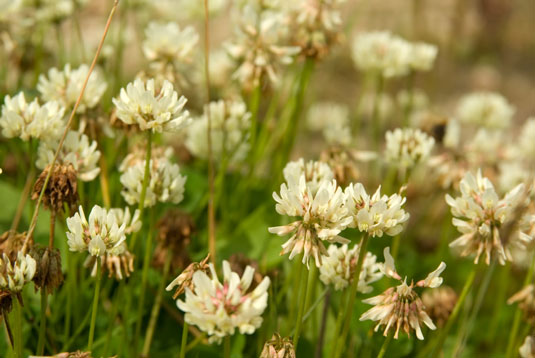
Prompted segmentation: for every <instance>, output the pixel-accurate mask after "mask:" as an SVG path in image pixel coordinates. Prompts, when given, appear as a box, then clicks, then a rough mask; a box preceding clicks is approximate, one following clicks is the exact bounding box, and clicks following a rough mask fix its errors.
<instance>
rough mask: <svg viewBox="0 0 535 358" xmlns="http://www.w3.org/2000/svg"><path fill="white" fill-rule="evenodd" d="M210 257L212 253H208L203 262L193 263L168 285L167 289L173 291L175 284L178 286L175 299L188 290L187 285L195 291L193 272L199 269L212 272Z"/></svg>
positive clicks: (174, 295)
mask: <svg viewBox="0 0 535 358" xmlns="http://www.w3.org/2000/svg"><path fill="white" fill-rule="evenodd" d="M209 259H210V254H208V256H206V257H205V258H204V260H202V261H201V262H193V263H191V264H190V265H189V266H188V267H186V269H185V270H184V271H183V272H182V273H181V274H180V275H178V277H177V278H175V279H174V280H173V281H172V282H171V283H170V284H169V285H168V286H167V287H166V289H165V290H166V291H171V290H172V289H173V288H174V287H175V286H178V288H177V289H176V290H175V293H174V294H173V299H176V298H177V297H178V296H180V295H181V294H182V293H183V292H184V291H185V290H186V287H189V288H190V289H191V290H192V291H195V287H194V286H193V282H192V279H193V274H194V273H195V272H197V271H203V272H204V273H206V274H208V273H209V272H210V266H209V265H208V260H209Z"/></svg>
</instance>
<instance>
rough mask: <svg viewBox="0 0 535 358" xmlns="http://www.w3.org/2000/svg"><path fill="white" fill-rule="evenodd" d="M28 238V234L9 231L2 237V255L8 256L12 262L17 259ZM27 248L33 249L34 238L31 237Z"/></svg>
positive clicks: (0, 242) (0, 243)
mask: <svg viewBox="0 0 535 358" xmlns="http://www.w3.org/2000/svg"><path fill="white" fill-rule="evenodd" d="M25 238H26V232H22V233H19V232H16V231H14V230H9V231H6V232H4V233H3V234H2V235H0V255H1V254H6V255H7V256H8V257H9V259H10V260H11V261H15V260H16V259H17V254H18V252H19V251H21V250H22V247H23V246H24V240H25ZM27 247H28V248H29V249H31V248H32V247H33V237H30V240H29V241H28V245H27Z"/></svg>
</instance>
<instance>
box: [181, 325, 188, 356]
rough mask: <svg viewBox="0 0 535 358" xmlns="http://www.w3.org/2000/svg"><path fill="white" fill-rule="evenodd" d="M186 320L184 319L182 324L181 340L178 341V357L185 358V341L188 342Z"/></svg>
mask: <svg viewBox="0 0 535 358" xmlns="http://www.w3.org/2000/svg"><path fill="white" fill-rule="evenodd" d="M188 329H189V327H188V322H186V321H185V320H184V325H183V326H182V341H181V343H180V358H186V351H187V347H186V346H187V343H188Z"/></svg>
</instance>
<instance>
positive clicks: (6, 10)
mask: <svg viewBox="0 0 535 358" xmlns="http://www.w3.org/2000/svg"><path fill="white" fill-rule="evenodd" d="M21 7H22V0H0V21H9V20H10V18H11V16H13V15H14V14H16V13H17V12H18V11H19V10H20V9H21Z"/></svg>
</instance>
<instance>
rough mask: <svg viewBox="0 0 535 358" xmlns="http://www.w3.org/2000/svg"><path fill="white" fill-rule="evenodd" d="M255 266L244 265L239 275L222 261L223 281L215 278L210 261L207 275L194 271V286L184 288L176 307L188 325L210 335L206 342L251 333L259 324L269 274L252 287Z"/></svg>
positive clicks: (264, 307)
mask: <svg viewBox="0 0 535 358" xmlns="http://www.w3.org/2000/svg"><path fill="white" fill-rule="evenodd" d="M253 275H254V269H253V268H252V267H251V266H247V267H246V268H245V271H244V273H243V276H242V277H241V278H240V276H239V275H238V274H237V273H236V272H232V270H231V268H230V264H229V263H228V261H223V282H220V281H219V279H218V278H217V274H216V272H215V269H214V266H213V264H210V275H208V274H206V273H205V272H203V271H196V272H195V273H194V274H193V279H192V280H193V284H194V288H193V289H190V288H189V287H187V288H186V297H185V299H184V300H177V306H178V308H179V309H180V310H182V311H183V312H184V313H185V317H184V318H185V320H186V322H188V324H192V325H196V326H197V327H198V328H199V329H200V330H202V331H203V332H206V333H207V334H208V336H209V338H208V340H209V342H221V339H222V338H224V337H226V336H229V335H233V334H234V332H235V331H236V329H238V330H239V332H240V333H241V334H253V333H254V331H255V330H256V329H257V328H259V327H260V325H261V324H262V313H263V312H264V310H265V309H266V307H267V299H268V292H267V289H268V287H269V284H270V280H269V277H264V279H263V280H262V282H261V283H260V284H259V285H258V286H256V287H255V288H254V289H253V290H251V283H252V281H253Z"/></svg>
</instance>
